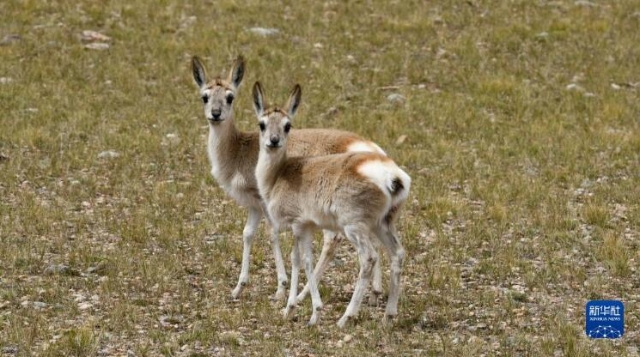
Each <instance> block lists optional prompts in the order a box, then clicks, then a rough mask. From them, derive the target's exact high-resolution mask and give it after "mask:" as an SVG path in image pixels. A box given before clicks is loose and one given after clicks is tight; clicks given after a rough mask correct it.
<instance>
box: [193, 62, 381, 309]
mask: <svg viewBox="0 0 640 357" xmlns="http://www.w3.org/2000/svg"><path fill="white" fill-rule="evenodd" d="M191 63H192V70H193V78H194V80H195V82H196V84H197V85H198V88H199V90H200V96H201V98H202V100H203V102H204V115H205V117H206V118H207V120H208V122H209V138H208V143H207V154H208V156H209V161H210V162H211V167H212V168H211V174H212V175H213V177H214V178H215V179H216V181H217V182H218V184H219V185H220V186H221V187H222V188H223V189H224V191H225V192H226V193H227V194H228V195H229V196H231V197H232V198H233V199H234V200H235V201H236V202H237V203H238V204H239V205H241V206H244V207H247V208H248V210H249V217H248V218H247V222H246V225H245V227H244V230H243V232H242V239H243V252H242V267H241V271H240V277H239V279H238V284H237V285H236V287H235V288H234V289H233V292H232V296H233V298H234V299H235V298H238V297H239V296H240V293H241V292H242V290H243V288H244V286H245V285H246V284H247V283H248V281H249V259H250V252H251V244H252V241H253V237H254V236H255V233H256V231H257V229H258V225H259V224H260V220H261V218H262V215H263V209H264V207H263V203H262V200H261V199H260V195H259V193H258V186H257V183H256V180H255V168H256V162H257V160H258V150H259V135H258V133H257V132H248V133H246V132H241V131H239V130H238V129H237V128H236V126H235V124H234V122H233V102H234V98H235V96H236V94H237V91H238V88H239V87H240V84H241V82H242V78H243V76H244V72H245V63H244V59H243V58H242V57H241V56H239V57H238V58H237V59H236V61H235V64H234V66H233V69H232V70H231V71H230V73H229V76H228V78H227V79H220V78H216V79H214V80H212V81H210V82H208V81H207V78H206V72H205V69H204V66H203V65H202V61H201V60H200V59H199V58H198V57H193V58H192V61H191ZM290 141H291V142H290V144H289V150H290V153H291V154H292V155H300V156H305V155H327V154H335V153H341V152H350V151H374V152H380V153H381V154H384V151H382V149H380V147H379V146H377V145H376V144H374V143H372V142H370V141H367V140H365V139H363V138H361V137H360V136H358V135H355V134H353V133H349V132H345V131H339V130H332V129H307V130H296V132H295V133H293V134H292V135H291V138H290ZM271 241H272V249H273V254H274V256H275V262H276V271H277V275H278V289H277V291H276V294H275V298H276V299H281V298H284V296H285V289H286V285H287V273H286V271H285V267H284V260H283V259H282V253H281V251H280V245H279V241H278V233H277V232H275V231H274V232H272V234H271ZM337 242H338V239H336V235H335V234H334V233H332V232H325V234H324V245H323V249H322V254H321V256H320V260H319V262H318V266H317V267H316V275H317V276H318V279H319V278H320V276H321V275H322V272H323V271H324V269H325V268H326V266H327V264H328V261H329V259H330V257H331V255H332V252H333V250H334V248H335V246H336V244H337ZM379 270H380V268H379V266H376V272H377V275H378V276H380V274H379ZM373 291H374V293H375V294H380V293H381V292H382V283H381V281H380V279H378V281H377V282H376V281H374V284H373ZM302 295H303V294H301V296H300V297H301V298H302V297H303V296H302Z"/></svg>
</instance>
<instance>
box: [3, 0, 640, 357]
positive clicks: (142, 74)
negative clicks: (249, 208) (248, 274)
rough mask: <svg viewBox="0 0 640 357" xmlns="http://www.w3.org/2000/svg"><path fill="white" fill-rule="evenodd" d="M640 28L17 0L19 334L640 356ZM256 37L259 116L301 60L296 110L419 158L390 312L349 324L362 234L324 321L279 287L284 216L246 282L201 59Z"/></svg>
mask: <svg viewBox="0 0 640 357" xmlns="http://www.w3.org/2000/svg"><path fill="white" fill-rule="evenodd" d="M254 26H262V27H274V28H277V29H279V30H280V32H279V34H277V35H276V36H272V37H261V36H259V35H256V34H254V33H252V32H250V31H248V28H251V27H254ZM83 30H96V31H99V32H101V33H103V34H105V35H107V36H110V37H111V38H112V40H111V42H110V47H109V49H108V50H104V51H100V50H90V49H85V48H84V47H83V46H84V43H83V42H82V41H81V40H80V34H81V32H82V31H83ZM10 34H17V35H19V38H18V39H14V40H11V38H10V37H6V36H7V35H10ZM639 34H640V6H639V5H638V3H637V1H632V0H609V1H604V0H602V1H595V0H594V1H593V2H588V1H573V0H565V1H525V0H522V1H483V0H472V1H432V2H422V1H380V0H373V1H366V2H364V1H356V2H339V1H307V0H303V1H298V2H277V3H274V2H266V1H255V0H251V1H246V2H236V1H232V0H222V1H205V2H197V4H196V3H192V2H180V1H175V0H164V1H123V0H114V1H110V2H106V3H105V2H95V1H68V0H67V1H47V2H44V1H30V0H25V1H4V2H0V40H1V41H2V46H0V77H2V78H4V79H2V80H1V81H0V108H2V116H1V117H0V127H1V128H2V130H0V155H2V156H1V157H0V237H1V242H0V349H1V350H0V353H1V354H3V355H8V356H10V355H18V356H27V355H38V356H58V355H74V356H94V355H104V356H107V355H108V356H111V355H123V356H124V355H132V354H133V355H136V356H155V355H166V356H205V355H242V354H247V355H258V356H266V355H287V356H290V355H296V356H298V355H299V356H306V355H316V356H321V355H336V356H338V355H390V356H391V355H393V356H396V355H433V356H441V355H446V356H462V355H468V356H471V355H505V356H519V355H521V356H526V355H530V356H591V355H598V356H637V355H638V352H637V347H636V346H637V345H638V344H640V333H639V332H640V330H639V325H640V322H639V318H640V314H639V313H638V309H637V306H638V305H637V303H638V299H639V298H640V295H639V293H638V292H639V291H640V290H639V289H640V279H639V278H638V262H639V261H640V253H639V251H640V250H639V249H638V244H639V238H640V237H639V234H638V227H639V226H640V207H639V206H638V202H640V184H639V183H640V182H639V181H640V180H639V172H638V167H639V166H638V163H639V159H640V157H639V153H640V122H639V121H638V118H640V105H639V104H638V103H639V102H638V95H639V93H638V91H639V89H640V77H639V74H638V68H640V47H638V45H637V44H638V43H640V35H639ZM2 38H5V39H4V40H2ZM238 53H242V54H244V55H245V57H246V58H247V59H248V67H247V74H246V76H245V81H244V87H243V88H242V89H241V91H240V95H239V98H238V100H237V102H236V104H235V105H236V116H237V119H236V122H237V124H238V126H240V127H241V128H243V129H245V130H254V127H255V126H256V125H255V122H254V117H253V114H252V110H251V107H250V100H249V95H250V94H249V90H247V88H248V87H249V86H250V85H251V84H252V83H253V81H255V80H257V79H260V80H261V81H262V82H263V83H265V85H266V86H267V88H271V91H272V92H271V93H268V96H269V97H271V98H274V99H278V98H280V99H283V98H284V96H286V94H287V92H288V89H289V88H290V87H291V85H292V84H293V83H295V82H299V83H301V84H302V86H303V106H302V108H301V112H300V115H299V117H298V118H297V122H296V126H297V127H337V128H342V129H347V130H352V131H355V132H358V133H360V134H362V135H363V136H366V137H369V138H371V139H373V140H374V141H376V142H377V143H379V144H380V145H381V146H382V147H384V148H385V149H386V150H387V151H388V153H389V154H390V155H391V156H392V157H393V158H394V159H396V161H397V162H398V163H399V164H400V165H402V166H403V167H405V168H406V169H407V171H408V172H409V173H410V175H411V176H412V177H413V180H414V185H413V187H412V188H413V191H412V195H411V198H410V202H409V204H408V205H407V207H406V210H405V211H404V213H403V217H402V219H401V227H400V230H401V233H402V235H403V241H404V245H405V247H406V248H407V250H408V259H407V261H406V265H405V272H406V274H405V279H404V287H405V288H404V294H403V296H402V298H401V301H400V316H399V320H398V321H397V323H396V325H395V326H394V327H393V328H390V329H385V328H383V327H381V326H380V324H379V321H380V319H381V317H382V312H383V305H381V306H378V307H363V311H362V312H361V318H360V319H358V320H357V321H356V323H355V324H351V325H350V326H349V327H348V328H347V329H345V330H342V331H341V330H338V329H337V328H336V326H335V322H336V321H337V319H338V317H339V316H340V314H341V313H342V312H343V310H344V308H345V307H346V304H347V301H348V299H349V298H350V295H351V291H352V284H353V282H354V281H355V277H356V269H357V264H356V262H355V259H354V258H355V254H354V253H353V252H352V251H351V248H350V247H349V246H347V245H345V246H344V247H342V248H341V249H340V250H339V252H338V254H337V258H336V260H335V262H334V264H333V266H332V267H331V268H330V271H329V272H328V276H327V279H325V280H324V281H323V285H322V289H321V293H322V295H323V299H324V301H325V306H326V307H325V313H324V315H323V319H322V321H321V324H320V325H319V326H318V327H317V328H311V329H308V328H305V327H304V323H305V321H306V320H307V318H308V316H309V305H310V304H309V303H307V304H306V305H305V306H304V307H303V308H301V309H300V310H299V311H298V312H297V313H298V316H299V318H298V320H297V321H294V322H288V321H283V319H282V318H281V317H280V315H279V309H280V307H281V304H274V303H272V302H270V300H269V299H268V295H269V294H271V293H272V292H273V290H274V287H275V271H274V269H273V260H272V257H271V254H270V247H269V244H268V240H267V239H264V237H265V234H264V232H261V233H260V239H258V240H257V241H256V245H255V248H254V255H253V258H252V284H251V285H250V286H249V287H248V288H247V289H246V292H245V294H244V296H243V298H242V300H241V301H237V302H233V301H231V300H230V291H231V288H232V287H233V286H234V284H235V282H236V278H237V274H238V272H239V264H240V259H241V250H242V244H241V239H240V237H241V230H242V226H243V223H244V222H243V220H244V218H245V212H244V211H243V210H242V209H240V208H238V207H237V206H236V205H235V203H233V202H232V201H230V200H229V199H228V198H226V197H225V196H224V194H223V193H222V192H221V190H220V189H219V188H217V186H216V185H215V182H214V181H213V179H212V178H211V177H210V175H209V166H208V162H207V159H206V153H205V136H206V132H207V123H206V122H205V119H204V118H203V116H202V108H201V104H200V99H199V97H198V95H197V91H196V89H195V87H194V84H193V83H192V79H191V73H190V69H189V58H190V57H191V56H192V55H194V54H197V55H201V56H203V57H204V58H205V61H206V64H207V67H208V68H209V69H213V68H215V69H216V71H221V70H226V69H228V68H229V66H230V64H231V62H232V59H233V58H234V57H235V56H236V55H237V54H238ZM392 93H397V94H400V95H402V96H403V97H404V100H403V101H401V102H395V103H394V102H390V101H388V100H387V99H386V98H387V96H388V95H389V94H392ZM402 135H406V136H407V138H406V140H405V141H404V142H402V143H399V144H396V141H397V139H398V138H399V137H401V136H402ZM400 141H402V140H400ZM107 150H114V151H115V152H117V153H118V154H119V156H118V157H113V158H98V155H99V154H100V153H101V152H104V151H107ZM285 247H286V250H288V248H289V246H288V245H286V244H285ZM58 265H63V266H62V267H61V266H58ZM595 298H617V299H622V300H623V301H624V302H625V307H626V335H625V337H624V338H623V339H621V340H618V341H592V340H589V339H587V338H586V336H585V334H584V315H583V314H584V304H585V303H586V301H587V300H589V299H595ZM347 335H349V336H350V337H351V338H352V339H350V340H349V338H346V340H347V341H345V337H346V336H347Z"/></svg>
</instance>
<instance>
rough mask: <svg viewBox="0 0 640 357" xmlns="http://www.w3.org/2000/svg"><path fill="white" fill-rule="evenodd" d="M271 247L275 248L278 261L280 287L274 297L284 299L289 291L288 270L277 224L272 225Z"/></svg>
mask: <svg viewBox="0 0 640 357" xmlns="http://www.w3.org/2000/svg"><path fill="white" fill-rule="evenodd" d="M271 248H272V249H273V257H274V258H275V261H276V273H277V274H278V289H277V290H276V294H275V295H274V297H273V299H274V300H276V301H280V300H282V299H284V297H285V293H286V291H287V271H286V269H285V267H284V259H283V258H282V250H280V229H279V228H278V227H276V226H275V225H272V226H271Z"/></svg>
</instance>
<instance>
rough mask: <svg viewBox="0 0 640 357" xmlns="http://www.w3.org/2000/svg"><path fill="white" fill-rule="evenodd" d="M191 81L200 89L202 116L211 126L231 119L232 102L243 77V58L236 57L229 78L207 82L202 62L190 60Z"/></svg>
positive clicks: (195, 57)
mask: <svg viewBox="0 0 640 357" xmlns="http://www.w3.org/2000/svg"><path fill="white" fill-rule="evenodd" d="M191 66H192V70H193V79H194V80H195V81H196V84H197V85H198V88H199V89H200V96H201V97H202V101H203V102H204V116H205V117H206V118H207V119H208V120H209V123H211V124H212V125H214V124H219V123H221V122H223V121H225V120H227V119H231V118H233V100H234V98H235V95H236V91H237V90H238V87H240V83H241V82H242V77H243V76H244V58H242V56H238V58H237V59H236V62H235V64H234V65H233V69H231V71H230V72H229V77H228V78H227V79H226V80H225V79H220V78H216V79H214V80H212V81H211V82H207V78H206V73H205V70H204V66H203V65H202V61H201V60H200V58H198V57H197V56H194V57H193V58H192V59H191Z"/></svg>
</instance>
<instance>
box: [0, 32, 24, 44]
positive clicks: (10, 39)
mask: <svg viewBox="0 0 640 357" xmlns="http://www.w3.org/2000/svg"><path fill="white" fill-rule="evenodd" d="M20 40H22V37H21V36H20V35H18V34H15V33H12V34H9V35H6V36H4V37H3V38H2V40H0V46H9V45H11V44H14V43H16V42H18V41H20Z"/></svg>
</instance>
